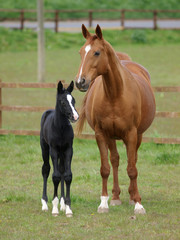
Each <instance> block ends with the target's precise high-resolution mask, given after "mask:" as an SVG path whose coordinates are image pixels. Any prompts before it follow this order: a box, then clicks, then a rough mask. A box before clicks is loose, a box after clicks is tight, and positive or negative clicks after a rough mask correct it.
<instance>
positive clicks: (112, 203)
mask: <svg viewBox="0 0 180 240" xmlns="http://www.w3.org/2000/svg"><path fill="white" fill-rule="evenodd" d="M121 204H122V202H121V200H120V199H117V200H113V199H112V200H111V202H110V205H111V206H119V205H121Z"/></svg>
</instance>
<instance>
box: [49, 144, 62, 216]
mask: <svg viewBox="0 0 180 240" xmlns="http://www.w3.org/2000/svg"><path fill="white" fill-rule="evenodd" d="M50 155H51V158H52V162H53V168H54V172H53V175H52V180H53V184H54V197H53V201H52V205H53V209H52V214H53V215H54V216H57V215H58V214H59V211H58V204H59V199H58V186H59V182H60V180H61V175H60V171H59V164H58V152H57V150H56V149H53V148H51V149H50Z"/></svg>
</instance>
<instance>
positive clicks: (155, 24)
mask: <svg viewBox="0 0 180 240" xmlns="http://www.w3.org/2000/svg"><path fill="white" fill-rule="evenodd" d="M153 23H154V28H153V29H154V30H157V10H154V11H153Z"/></svg>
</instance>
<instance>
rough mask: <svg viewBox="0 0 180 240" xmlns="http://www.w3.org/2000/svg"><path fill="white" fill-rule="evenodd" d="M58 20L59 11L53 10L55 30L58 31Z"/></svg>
mask: <svg viewBox="0 0 180 240" xmlns="http://www.w3.org/2000/svg"><path fill="white" fill-rule="evenodd" d="M58 22H59V11H58V10H56V11H55V32H56V33H57V32H58Z"/></svg>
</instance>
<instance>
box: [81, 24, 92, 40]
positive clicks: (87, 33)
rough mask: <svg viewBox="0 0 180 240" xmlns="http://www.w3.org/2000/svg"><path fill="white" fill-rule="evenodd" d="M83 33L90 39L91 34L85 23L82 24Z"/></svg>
mask: <svg viewBox="0 0 180 240" xmlns="http://www.w3.org/2000/svg"><path fill="white" fill-rule="evenodd" d="M82 34H83V36H84V38H86V39H88V38H89V37H90V36H91V34H90V32H89V31H88V30H87V28H86V27H85V25H84V24H82Z"/></svg>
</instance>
